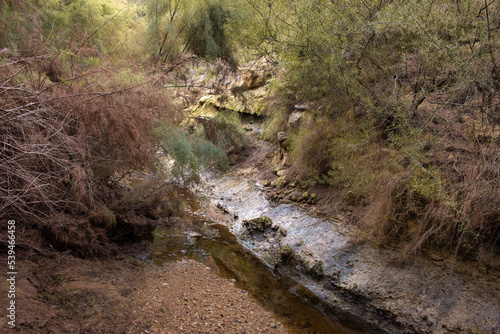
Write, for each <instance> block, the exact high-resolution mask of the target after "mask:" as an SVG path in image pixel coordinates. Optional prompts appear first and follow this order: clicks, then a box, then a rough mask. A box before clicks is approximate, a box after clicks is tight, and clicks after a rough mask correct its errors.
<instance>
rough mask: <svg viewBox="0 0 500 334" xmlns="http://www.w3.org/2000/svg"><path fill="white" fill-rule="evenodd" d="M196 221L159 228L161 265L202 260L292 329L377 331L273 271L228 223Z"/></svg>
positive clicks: (333, 333)
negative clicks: (342, 316) (351, 319)
mask: <svg viewBox="0 0 500 334" xmlns="http://www.w3.org/2000/svg"><path fill="white" fill-rule="evenodd" d="M192 222H194V224H192V225H191V226H190V228H189V229H186V228H183V227H182V226H181V227H179V226H161V227H158V228H157V229H156V230H155V232H154V240H153V243H152V250H151V257H152V259H153V262H154V263H155V264H156V265H162V264H164V263H167V262H173V261H175V262H177V261H182V260H195V261H198V262H201V263H203V264H204V265H205V266H207V267H210V268H211V269H212V270H214V271H216V272H217V273H218V275H219V276H221V277H223V278H226V279H229V280H232V281H233V282H235V283H236V285H237V286H238V287H239V288H241V289H243V290H246V291H248V293H249V294H250V295H252V296H253V297H254V299H255V300H257V301H258V302H259V303H260V304H261V305H262V306H264V307H265V308H267V309H268V310H270V311H271V312H273V313H274V314H275V315H276V316H277V317H278V318H279V319H280V320H281V321H282V323H283V324H284V325H285V326H286V327H287V328H288V329H289V330H290V332H291V333H317V334H320V333H325V334H327V333H328V334H340V333H353V334H354V333H375V332H374V331H369V330H368V329H367V328H364V326H362V325H361V324H359V323H356V324H355V323H353V322H349V321H347V320H344V321H343V322H342V321H341V320H339V317H336V316H335V314H334V312H335V311H334V310H333V309H331V308H329V307H328V306H327V305H325V304H324V303H323V302H322V301H321V300H319V299H318V298H317V297H315V295H314V294H313V293H312V292H311V291H310V290H309V289H307V288H306V287H304V286H303V285H301V284H299V283H297V282H295V281H294V280H292V279H290V278H286V277H283V276H281V275H278V274H275V273H273V272H272V271H270V270H269V268H268V267H267V266H266V265H265V264H264V263H262V262H261V261H260V260H259V259H258V258H257V257H256V256H254V255H253V254H252V253H251V252H249V251H248V250H247V249H245V248H244V247H243V246H242V245H241V244H240V243H238V241H237V240H236V238H235V237H234V236H233V235H232V234H231V233H230V232H229V230H228V229H227V227H225V226H223V225H220V224H216V223H211V222H209V221H203V220H200V219H198V220H192ZM195 230H198V231H200V232H196V231H195Z"/></svg>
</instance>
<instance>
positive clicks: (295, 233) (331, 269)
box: [210, 127, 500, 333]
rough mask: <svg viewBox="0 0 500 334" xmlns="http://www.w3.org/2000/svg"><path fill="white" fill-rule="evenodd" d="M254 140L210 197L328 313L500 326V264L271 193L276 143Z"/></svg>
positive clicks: (443, 328)
mask: <svg viewBox="0 0 500 334" xmlns="http://www.w3.org/2000/svg"><path fill="white" fill-rule="evenodd" d="M253 131H255V132H256V133H255V134H258V127H256V128H255V129H254V130H253ZM250 145H251V147H252V153H251V154H250V155H244V154H243V155H241V156H240V157H239V161H238V162H237V164H235V166H234V167H233V170H232V174H230V175H228V174H226V175H221V176H219V177H213V178H212V179H211V180H210V188H211V199H212V204H213V205H214V206H217V207H218V208H219V209H220V210H221V212H223V213H225V214H226V217H227V219H226V225H227V226H228V228H229V230H230V231H231V232H232V233H233V234H234V235H236V237H237V238H238V240H239V241H240V242H241V243H243V244H244V245H245V246H246V247H247V248H249V249H250V250H252V251H253V252H254V253H255V254H257V255H258V256H259V257H260V258H261V259H262V260H263V261H264V262H266V263H267V264H268V266H269V267H270V268H272V269H274V270H275V271H276V272H279V273H280V274H282V275H287V276H291V277H294V279H296V280H297V281H298V282H300V283H302V284H304V285H305V286H307V287H308V288H309V289H310V290H311V291H313V292H314V294H315V295H316V296H318V297H319V298H320V299H321V300H322V301H324V302H325V303H326V304H327V305H328V306H329V307H330V308H331V309H332V310H333V312H332V313H330V314H329V316H330V317H331V318H335V317H339V314H340V315H341V316H346V317H348V316H351V317H352V318H359V319H363V320H364V321H367V322H369V323H371V324H372V325H373V326H375V327H376V328H378V330H379V331H380V332H383V331H385V332H387V333H497V332H498V331H499V330H500V319H499V318H498V314H500V309H499V305H498V300H500V273H499V272H498V270H495V269H494V268H489V269H488V268H487V270H483V269H482V268H481V267H478V266H477V264H475V265H471V264H470V263H467V262H462V261H458V259H454V258H446V257H445V256H439V254H428V255H427V256H421V255H420V256H409V255H405V256H403V255H404V254H402V252H401V251H398V250H391V249H388V248H383V247H379V246H377V245H375V244H373V243H372V242H370V240H369V239H368V238H364V237H363V236H362V234H360V231H358V230H356V226H355V225H353V224H351V219H346V220H342V219H338V218H335V217H324V215H323V214H321V215H319V216H318V214H317V211H318V210H317V209H316V208H315V207H314V205H312V206H311V205H309V206H304V205H302V206H300V205H297V204H296V203H293V202H292V201H286V200H280V199H279V198H277V199H276V198H275V196H273V194H274V193H275V190H274V189H273V187H270V186H269V182H267V181H268V180H269V175H270V174H271V171H270V168H269V165H271V164H270V161H269V160H270V159H272V155H273V150H272V148H269V147H267V145H268V144H265V143H261V142H259V141H254V142H252V143H250ZM255 149H257V150H260V153H259V152H255ZM255 153H257V154H255ZM278 172H279V171H278ZM274 177H275V178H276V177H278V178H279V174H278V176H274ZM307 190H309V189H303V192H306V191H307ZM351 218H352V217H351Z"/></svg>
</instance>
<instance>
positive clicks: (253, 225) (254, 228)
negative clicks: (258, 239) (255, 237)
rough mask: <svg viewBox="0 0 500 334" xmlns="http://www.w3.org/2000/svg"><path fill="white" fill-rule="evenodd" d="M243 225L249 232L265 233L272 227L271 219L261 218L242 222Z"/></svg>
mask: <svg viewBox="0 0 500 334" xmlns="http://www.w3.org/2000/svg"><path fill="white" fill-rule="evenodd" d="M243 225H244V226H245V227H246V228H247V230H248V231H249V232H251V233H252V232H265V231H266V230H267V229H269V228H270V227H271V226H272V225H273V221H272V220H271V218H269V217H267V216H262V217H258V218H254V219H251V220H244V221H243Z"/></svg>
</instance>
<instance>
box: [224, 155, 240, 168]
mask: <svg viewBox="0 0 500 334" xmlns="http://www.w3.org/2000/svg"><path fill="white" fill-rule="evenodd" d="M227 160H228V161H229V164H230V165H234V164H236V162H237V161H238V155H237V154H230V155H228V157H227Z"/></svg>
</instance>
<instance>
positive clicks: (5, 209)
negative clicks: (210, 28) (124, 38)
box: [0, 53, 178, 256]
mask: <svg viewBox="0 0 500 334" xmlns="http://www.w3.org/2000/svg"><path fill="white" fill-rule="evenodd" d="M1 60H2V63H1V65H0V218H2V219H4V220H6V219H16V220H18V221H20V222H25V223H26V224H28V223H35V225H36V226H38V227H39V228H40V229H41V230H42V232H43V233H44V235H45V237H46V239H47V242H49V243H50V244H51V245H52V246H53V247H55V248H56V249H59V250H62V249H69V250H71V251H73V252H74V253H75V254H77V255H81V256H83V255H96V254H101V253H104V252H105V251H104V249H105V246H104V245H105V244H106V243H107V240H108V237H114V235H115V234H116V233H121V232H120V231H123V228H120V227H118V228H116V227H114V228H109V226H110V225H113V224H112V222H115V223H116V217H114V213H113V212H110V211H109V209H108V208H107V207H114V208H116V212H125V211H127V210H128V211H133V210H134V208H130V210H129V209H128V208H126V207H124V206H123V205H119V204H116V203H117V202H120V201H122V200H123V194H121V192H120V191H118V189H119V188H120V186H119V183H118V182H119V181H120V180H121V179H123V178H124V177H126V176H127V175H129V174H130V173H131V172H132V171H137V170H139V171H146V170H148V169H149V168H150V167H151V166H150V161H151V159H152V156H153V152H154V150H155V148H154V140H153V139H152V138H151V136H150V132H151V130H152V128H153V126H154V122H155V120H158V119H161V118H168V117H169V118H170V120H171V121H174V122H175V121H177V120H178V119H177V114H176V113H175V111H174V109H173V108H172V107H171V105H170V102H169V100H168V97H167V96H166V95H165V94H164V93H163V92H159V91H157V90H154V89H150V87H146V85H139V86H136V87H127V86H125V85H124V84H122V83H120V82H117V83H115V84H114V86H113V84H108V86H107V87H105V86H102V85H98V84H95V83H94V84H91V82H94V80H98V79H99V76H101V77H102V76H106V75H109V73H106V72H107V71H106V68H102V69H101V71H100V72H97V71H96V72H94V73H91V74H87V76H84V77H82V78H80V79H76V78H73V79H72V80H67V81H59V82H56V83H54V82H52V81H51V80H49V74H50V73H47V72H52V73H58V75H59V76H61V77H64V76H65V74H66V75H67V73H65V72H64V69H63V68H62V67H61V66H62V63H61V62H58V61H55V60H54V59H52V58H50V57H45V56H37V57H29V58H23V57H21V56H17V57H16V56H14V55H13V54H12V53H10V54H8V56H5V54H4V57H3V58H2V59H1ZM47 69H50V71H48V70H47ZM96 82H99V81H96ZM110 192H111V193H110ZM113 193H114V195H112V194H113ZM155 198H156V197H155V195H152V196H150V200H152V199H155ZM113 203H114V204H113ZM138 211H142V212H140V213H139V212H138V213H134V214H131V216H130V214H125V215H124V216H127V215H128V216H130V217H132V216H134V217H135V216H139V215H141V214H144V212H145V211H147V207H144V206H143V207H142V209H141V210H138ZM167 211H168V210H167ZM130 217H129V218H130ZM118 218H120V217H118ZM129 218H123V217H122V219H121V220H120V219H118V221H119V222H122V223H123V222H125V221H126V222H130V221H132V219H129ZM138 220H139V219H138Z"/></svg>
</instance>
